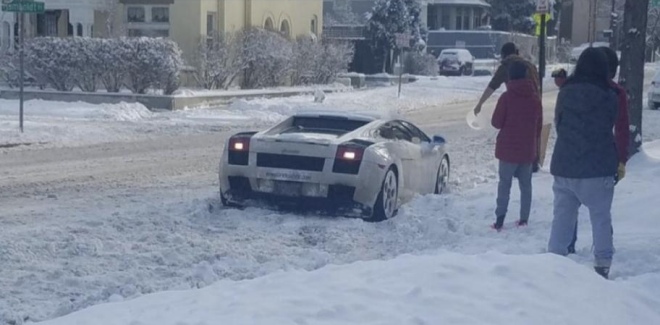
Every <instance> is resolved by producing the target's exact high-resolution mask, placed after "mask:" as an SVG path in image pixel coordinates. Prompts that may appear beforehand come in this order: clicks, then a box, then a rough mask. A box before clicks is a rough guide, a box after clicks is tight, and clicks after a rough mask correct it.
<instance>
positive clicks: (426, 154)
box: [220, 112, 449, 221]
mask: <svg viewBox="0 0 660 325" xmlns="http://www.w3.org/2000/svg"><path fill="white" fill-rule="evenodd" d="M448 178H449V154H448V153H447V151H446V148H445V139H444V138H443V137H441V136H434V137H430V136H428V135H427V134H426V133H424V132H423V131H421V130H420V129H419V128H417V127H416V126H415V125H413V124H412V123H410V122H407V121H403V120H391V119H381V118H378V117H373V116H369V115H360V114H352V113H340V112H328V113H323V112H309V113H297V114H295V115H293V116H291V117H289V118H288V119H286V120H284V121H283V122H281V123H279V124H277V125H275V126H273V127H271V128H269V129H267V130H263V131H260V132H243V133H238V134H235V135H233V136H232V137H230V138H229V139H228V140H227V142H226V143H225V149H224V150H223V152H222V159H221V161H220V197H221V200H222V203H223V204H224V205H239V206H244V203H245V202H246V201H247V200H250V199H262V200H265V201H271V202H277V203H276V204H283V203H288V202H291V203H297V204H308V205H309V204H311V205H314V206H316V205H321V206H324V205H325V206H327V207H330V208H332V209H337V210H339V211H340V212H341V213H342V214H343V215H345V216H350V215H353V214H355V212H357V216H358V217H362V218H364V219H368V220H373V221H381V220H385V219H388V218H391V217H392V216H394V214H395V213H396V211H397V210H398V208H399V207H400V206H401V204H402V203H404V202H407V201H409V200H411V199H412V198H413V197H414V196H415V195H416V194H432V193H435V194H441V193H444V192H445V191H446V189H447V185H448Z"/></svg>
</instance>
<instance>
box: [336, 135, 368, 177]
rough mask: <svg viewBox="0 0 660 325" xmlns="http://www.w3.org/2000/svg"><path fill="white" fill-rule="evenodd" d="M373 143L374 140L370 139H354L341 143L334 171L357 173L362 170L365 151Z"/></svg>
mask: <svg viewBox="0 0 660 325" xmlns="http://www.w3.org/2000/svg"><path fill="white" fill-rule="evenodd" d="M372 144H373V142H369V141H363V140H352V141H349V142H346V143H342V144H341V145H339V147H337V153H336V154H335V163H334V165H333V166H332V172H333V173H340V174H352V175H356V174H357V173H358V172H359V171H360V165H361V164H362V158H364V151H365V150H366V149H367V147H369V146H370V145H372Z"/></svg>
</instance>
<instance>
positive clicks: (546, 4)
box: [536, 0, 550, 95]
mask: <svg viewBox="0 0 660 325" xmlns="http://www.w3.org/2000/svg"><path fill="white" fill-rule="evenodd" d="M549 12H550V1H549V0H536V13H537V14H539V15H540V19H539V20H540V22H539V24H540V26H539V29H538V34H539V35H538V36H539V79H541V80H540V82H539V92H540V94H541V95H543V78H544V77H545V37H546V33H547V31H546V26H547V25H546V24H547V16H548V13H549Z"/></svg>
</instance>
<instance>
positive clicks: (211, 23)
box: [206, 12, 218, 48]
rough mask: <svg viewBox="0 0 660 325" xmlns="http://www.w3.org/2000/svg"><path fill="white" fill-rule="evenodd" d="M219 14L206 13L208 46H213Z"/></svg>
mask: <svg viewBox="0 0 660 325" xmlns="http://www.w3.org/2000/svg"><path fill="white" fill-rule="evenodd" d="M217 16H218V14H217V13H215V12H207V13H206V46H207V47H208V48H213V45H214V44H213V42H214V39H215V35H216V28H215V26H216V20H217V19H216V18H217Z"/></svg>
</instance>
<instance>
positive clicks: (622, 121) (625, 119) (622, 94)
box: [610, 81, 630, 164]
mask: <svg viewBox="0 0 660 325" xmlns="http://www.w3.org/2000/svg"><path fill="white" fill-rule="evenodd" d="M610 85H611V86H612V87H614V88H615V89H616V90H617V96H618V98H619V114H618V115H617V118H616V124H614V137H615V141H616V150H617V152H618V155H619V162H620V163H623V164H626V163H627V162H628V146H629V145H630V142H629V141H630V116H628V93H627V92H626V90H625V89H624V88H623V87H621V86H620V85H619V84H618V83H616V82H614V81H610Z"/></svg>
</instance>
